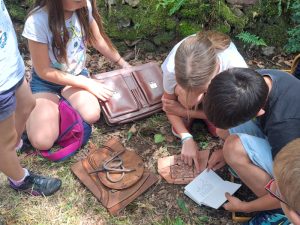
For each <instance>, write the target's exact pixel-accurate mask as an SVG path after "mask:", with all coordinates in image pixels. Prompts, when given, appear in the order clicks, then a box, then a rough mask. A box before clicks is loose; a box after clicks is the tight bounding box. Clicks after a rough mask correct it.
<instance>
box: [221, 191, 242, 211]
mask: <svg viewBox="0 0 300 225" xmlns="http://www.w3.org/2000/svg"><path fill="white" fill-rule="evenodd" d="M225 197H226V198H227V200H228V202H227V203H225V204H224V205H223V208H224V209H225V210H227V211H230V212H246V211H245V210H244V206H245V203H246V202H243V201H241V200H240V199H238V198H236V197H234V196H231V195H230V194H229V193H225Z"/></svg>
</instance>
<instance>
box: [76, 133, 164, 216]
mask: <svg viewBox="0 0 300 225" xmlns="http://www.w3.org/2000/svg"><path fill="white" fill-rule="evenodd" d="M71 170H72V171H73V173H74V174H75V175H76V176H77V177H78V179H79V180H80V181H81V182H82V183H83V184H84V185H85V186H86V187H87V188H88V189H89V190H90V191H91V192H92V193H93V195H94V196H95V197H96V198H97V199H98V201H100V202H101V203H102V205H103V206H104V207H105V208H107V209H108V211H109V212H110V213H111V214H112V215H117V214H118V213H119V212H120V210H122V209H123V208H125V207H126V206H127V205H128V204H129V203H131V202H132V201H134V199H136V198H137V197H138V196H140V195H141V194H142V193H143V192H145V191H146V190H147V189H148V188H149V187H151V186H152V185H153V184H154V183H156V182H157V180H158V179H157V177H156V176H155V175H154V174H153V173H151V172H149V171H148V170H147V169H146V168H144V164H143V161H142V159H141V158H140V156H138V155H137V154H136V153H135V152H132V151H128V150H127V149H125V148H124V146H122V144H121V143H120V142H119V140H118V139H117V138H113V139H111V140H109V141H108V142H107V143H106V144H105V145H104V146H103V147H102V148H100V149H92V150H91V151H90V153H89V154H88V156H87V157H86V158H85V159H83V160H81V161H79V162H77V163H75V164H74V165H72V167H71Z"/></svg>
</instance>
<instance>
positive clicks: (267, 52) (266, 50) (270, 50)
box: [261, 46, 275, 56]
mask: <svg viewBox="0 0 300 225" xmlns="http://www.w3.org/2000/svg"><path fill="white" fill-rule="evenodd" d="M261 50H262V54H263V55H265V56H271V55H274V54H275V47H274V46H267V47H263V48H262V49H261Z"/></svg>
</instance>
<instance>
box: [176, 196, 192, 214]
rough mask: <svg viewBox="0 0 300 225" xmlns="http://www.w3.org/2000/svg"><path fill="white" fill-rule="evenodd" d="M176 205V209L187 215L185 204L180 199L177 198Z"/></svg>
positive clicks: (187, 210)
mask: <svg viewBox="0 0 300 225" xmlns="http://www.w3.org/2000/svg"><path fill="white" fill-rule="evenodd" d="M176 201H177V205H178V207H179V208H180V209H181V210H182V211H183V212H184V213H186V214H188V213H189V209H188V208H187V207H186V205H185V202H184V201H183V199H181V198H177V200H176Z"/></svg>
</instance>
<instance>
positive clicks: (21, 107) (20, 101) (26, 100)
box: [15, 80, 35, 143]
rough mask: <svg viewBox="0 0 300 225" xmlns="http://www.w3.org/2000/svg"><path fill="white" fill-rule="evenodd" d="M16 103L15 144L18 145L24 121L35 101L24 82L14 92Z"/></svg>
mask: <svg viewBox="0 0 300 225" xmlns="http://www.w3.org/2000/svg"><path fill="white" fill-rule="evenodd" d="M16 102H17V106H16V111H15V128H16V131H17V135H18V136H17V143H19V141H20V138H21V135H22V132H23V131H24V129H25V124H26V121H27V119H28V117H29V115H30V113H31V112H32V110H33V109H34V106H35V99H34V97H33V95H32V93H31V90H30V88H29V85H28V83H27V81H26V80H24V81H23V83H22V85H21V86H20V87H19V88H18V89H17V91H16Z"/></svg>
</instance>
